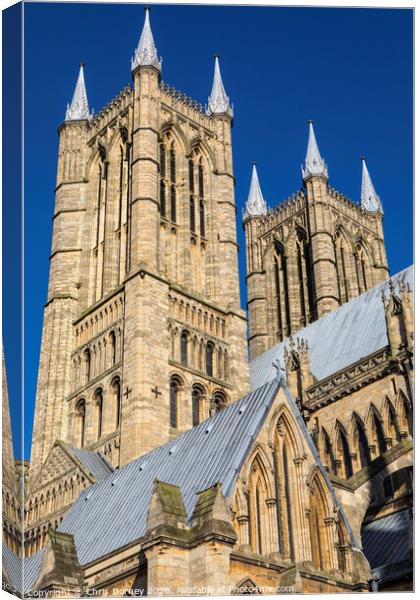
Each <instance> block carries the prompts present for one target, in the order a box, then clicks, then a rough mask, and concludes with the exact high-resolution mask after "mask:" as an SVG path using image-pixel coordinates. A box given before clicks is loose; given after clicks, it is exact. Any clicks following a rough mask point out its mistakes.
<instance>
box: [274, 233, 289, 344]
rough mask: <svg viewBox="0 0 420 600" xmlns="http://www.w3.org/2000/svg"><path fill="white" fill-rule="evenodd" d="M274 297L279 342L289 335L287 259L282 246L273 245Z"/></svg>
mask: <svg viewBox="0 0 420 600" xmlns="http://www.w3.org/2000/svg"><path fill="white" fill-rule="evenodd" d="M273 267H274V269H273V270H274V296H275V310H276V314H277V337H278V339H279V340H280V341H281V340H282V339H283V338H284V337H287V336H288V335H290V332H291V322H290V305H289V281H288V273H287V257H286V255H285V252H284V247H283V245H282V244H280V243H278V244H276V245H275V252H274V265H273Z"/></svg>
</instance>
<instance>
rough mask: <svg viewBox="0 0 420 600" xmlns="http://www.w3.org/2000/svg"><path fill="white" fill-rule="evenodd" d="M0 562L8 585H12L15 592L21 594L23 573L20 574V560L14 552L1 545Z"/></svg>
mask: <svg viewBox="0 0 420 600" xmlns="http://www.w3.org/2000/svg"><path fill="white" fill-rule="evenodd" d="M2 562H3V570H4V571H5V572H6V573H7V575H8V576H9V581H10V585H12V586H13V587H14V588H15V590H16V591H18V592H22V587H23V573H22V560H21V558H20V557H19V556H17V555H16V554H15V553H14V552H12V551H11V550H10V548H8V547H7V546H6V544H3V547H2Z"/></svg>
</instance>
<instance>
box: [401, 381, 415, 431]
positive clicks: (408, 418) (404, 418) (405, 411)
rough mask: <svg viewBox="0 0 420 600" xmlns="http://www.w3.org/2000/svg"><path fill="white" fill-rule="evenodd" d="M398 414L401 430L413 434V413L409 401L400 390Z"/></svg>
mask: <svg viewBox="0 0 420 600" xmlns="http://www.w3.org/2000/svg"><path fill="white" fill-rule="evenodd" d="M398 404H399V414H400V415H401V416H400V423H401V432H404V434H405V435H406V434H407V433H408V434H409V435H411V436H413V413H412V410H411V406H410V403H409V401H408V399H407V397H406V395H405V394H404V393H403V392H400V395H399V399H398Z"/></svg>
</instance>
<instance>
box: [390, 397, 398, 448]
mask: <svg viewBox="0 0 420 600" xmlns="http://www.w3.org/2000/svg"><path fill="white" fill-rule="evenodd" d="M387 408H388V432H389V437H390V438H391V440H392V444H394V443H397V442H398V441H399V440H400V428H399V425H398V419H397V413H396V411H395V408H394V406H393V404H392V402H391V401H390V400H387Z"/></svg>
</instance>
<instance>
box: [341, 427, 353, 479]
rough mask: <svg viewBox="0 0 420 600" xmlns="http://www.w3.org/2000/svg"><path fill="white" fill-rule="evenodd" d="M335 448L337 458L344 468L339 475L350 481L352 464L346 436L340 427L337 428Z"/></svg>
mask: <svg viewBox="0 0 420 600" xmlns="http://www.w3.org/2000/svg"><path fill="white" fill-rule="evenodd" d="M337 448H338V456H339V457H340V460H341V466H342V467H344V468H342V469H341V475H342V476H343V475H344V477H345V478H346V479H350V477H351V476H352V475H353V464H352V460H351V456H350V450H349V444H348V441H347V435H346V433H345V432H344V431H343V429H342V428H341V427H340V426H339V427H338V443H337Z"/></svg>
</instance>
